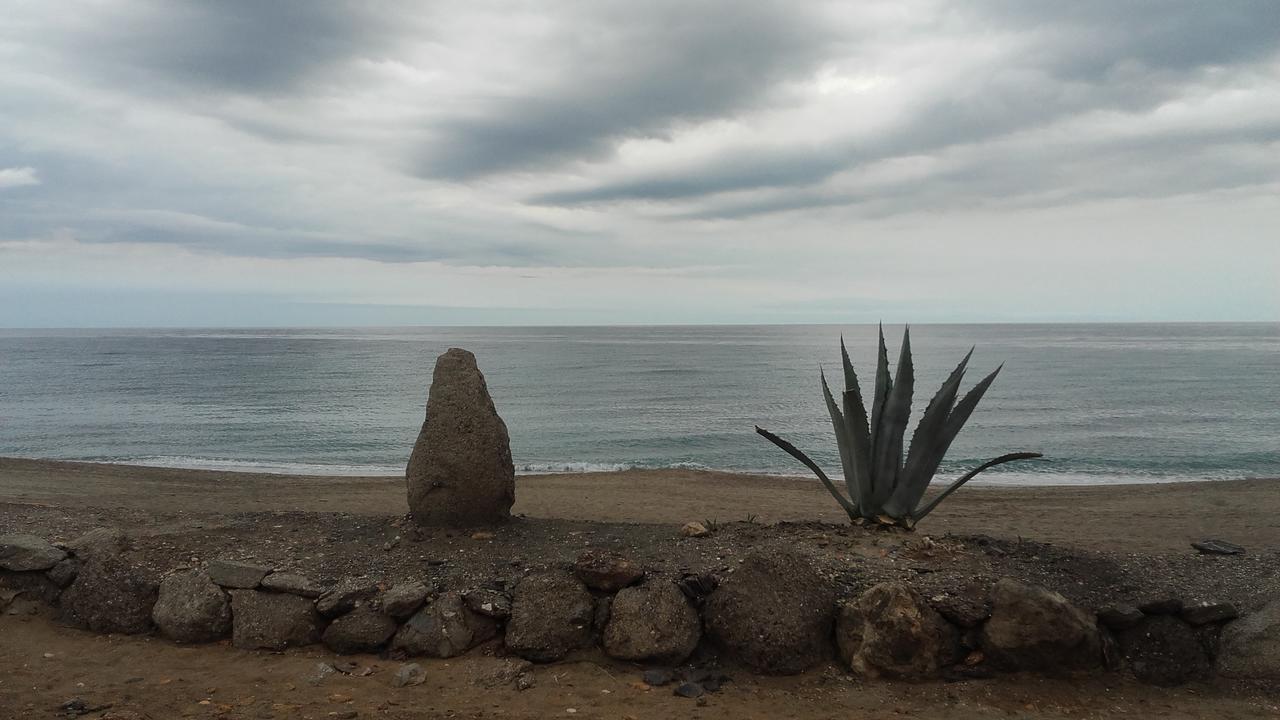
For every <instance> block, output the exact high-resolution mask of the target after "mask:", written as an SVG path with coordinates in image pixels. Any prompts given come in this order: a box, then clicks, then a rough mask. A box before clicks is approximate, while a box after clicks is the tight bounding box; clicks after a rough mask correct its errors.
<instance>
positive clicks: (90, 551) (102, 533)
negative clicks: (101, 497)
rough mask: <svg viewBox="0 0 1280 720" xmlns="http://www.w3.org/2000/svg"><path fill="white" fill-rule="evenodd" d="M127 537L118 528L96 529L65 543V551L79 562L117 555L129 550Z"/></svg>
mask: <svg viewBox="0 0 1280 720" xmlns="http://www.w3.org/2000/svg"><path fill="white" fill-rule="evenodd" d="M131 545H132V543H130V541H129V536H128V535H127V534H125V532H124V531H123V530H120V529H118V528H96V529H94V530H90V531H89V532H87V533H85V534H84V535H81V536H80V537H78V538H76V539H75V540H72V541H71V542H69V543H67V550H68V551H70V553H71V554H72V555H75V556H76V557H78V558H80V559H81V560H89V559H91V558H93V557H95V556H101V555H119V554H120V553H123V552H125V551H126V550H128V549H129V548H130V546H131Z"/></svg>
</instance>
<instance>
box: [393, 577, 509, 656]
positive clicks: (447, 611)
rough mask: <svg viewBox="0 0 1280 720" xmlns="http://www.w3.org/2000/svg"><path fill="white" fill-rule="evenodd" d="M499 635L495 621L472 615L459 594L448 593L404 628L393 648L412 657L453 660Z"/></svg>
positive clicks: (396, 638) (396, 635)
mask: <svg viewBox="0 0 1280 720" xmlns="http://www.w3.org/2000/svg"><path fill="white" fill-rule="evenodd" d="M497 634H498V624H497V622H496V621H494V619H493V618H490V617H486V616H484V615H480V614H479V613H476V612H472V610H471V608H469V607H467V606H466V604H465V603H464V602H463V601H462V596H461V595H459V594H458V593H445V594H444V595H441V596H440V597H438V598H436V599H435V600H434V601H433V602H432V603H431V604H430V605H428V606H426V607H424V608H422V609H421V610H419V611H418V612H417V613H415V614H414V616H413V617H411V618H409V620H408V622H406V623H405V624H404V625H403V626H401V627H400V629H399V630H398V631H397V632H396V634H395V638H394V639H393V640H392V641H391V648H392V649H393V650H400V651H402V652H404V653H405V654H408V655H426V656H429V657H437V658H450V657H456V656H458V655H461V654H463V653H465V652H466V651H468V650H470V649H471V648H473V647H475V646H476V645H479V644H480V643H482V642H485V641H487V640H491V639H493V638H494V637H496V636H497Z"/></svg>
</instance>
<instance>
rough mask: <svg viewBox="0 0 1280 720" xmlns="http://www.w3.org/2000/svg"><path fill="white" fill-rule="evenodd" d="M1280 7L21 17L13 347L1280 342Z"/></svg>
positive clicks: (15, 101) (10, 153) (286, 8)
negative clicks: (482, 327)
mask: <svg viewBox="0 0 1280 720" xmlns="http://www.w3.org/2000/svg"><path fill="white" fill-rule="evenodd" d="M1278 284H1280V3H1277V2H1274V0H1254V1H1250V0H1240V1H1237V2H1206V1H1204V0H1169V1H1168V2H1158V3H1157V2H1115V1H1114V0H1081V1H1078V2H1077V1H1071V2H1063V1H1055V2H1048V1H1046V2H1036V1H1021V0H968V1H965V2H955V3H947V2H937V1H926V0H893V1H891V2H889V1H886V2H860V3H845V2H831V3H825V2H782V1H781V0H778V1H776V2H775V1H772V0H770V1H764V2H750V1H748V2H738V1H735V2H727V1H723V2H722V1H719V0H717V1H712V2H687V1H686V2H668V1H666V0H657V1H655V2H635V1H634V0H626V1H617V2H615V1H613V0H593V1H592V2H555V1H550V2H539V3H501V2H484V1H480V2H467V3H446V2H437V3H422V2H407V1H406V2H393V1H388V2H381V1H375V2H354V1H352V2H348V1H341V2H339V1H337V0H277V1H272V2H261V1H259V0H191V1H187V2H168V1H166V0H95V1H92V2H89V1H87V0H86V1H81V0H59V1H58V2H49V0H10V2H6V3H5V8H4V10H3V12H0V326H26V327H33V326H34V327H41V326H135V325H138V326H147V325H162V326H189V325H191V326H194V325H235V326H246V325H248V326H261V325H370V324H433V323H439V324H504V325H509V324H609V323H717V322H724V323H736V322H752V323H792V322H840V323H851V322H865V321H874V320H884V321H886V322H900V321H904V320H910V321H915V322H951V321H1059V320H1066V321H1074V320H1089V321H1093V320H1102V321H1110V320H1120V321H1125V320H1157V321H1163V320H1197V321H1201V320H1278V319H1280V291H1278V290H1277V289H1276V288H1277V285H1278Z"/></svg>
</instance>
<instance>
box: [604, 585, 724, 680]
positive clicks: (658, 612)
mask: <svg viewBox="0 0 1280 720" xmlns="http://www.w3.org/2000/svg"><path fill="white" fill-rule="evenodd" d="M701 638H702V621H701V620H700V619H699V618H698V612H697V611H696V610H694V609H693V606H691V605H690V604H689V600H688V599H687V598H685V596H684V593H682V592H680V588H678V587H676V586H675V583H672V582H665V581H652V580H651V581H649V582H648V583H645V584H644V585H640V586H637V587H629V588H624V589H622V590H621V591H619V592H618V594H617V595H616V596H614V598H613V604H612V606H611V609H610V613H609V622H608V624H607V625H605V628H604V651H605V653H607V654H608V655H609V656H610V657H614V658H617V659H619V660H632V661H656V662H663V663H670V664H677V663H680V662H682V661H684V659H685V658H687V657H689V655H691V654H692V653H693V651H694V648H696V647H697V646H698V640H700V639H701Z"/></svg>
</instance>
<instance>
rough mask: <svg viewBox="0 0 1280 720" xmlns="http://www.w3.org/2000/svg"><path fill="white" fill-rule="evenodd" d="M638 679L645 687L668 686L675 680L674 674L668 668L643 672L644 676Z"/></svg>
mask: <svg viewBox="0 0 1280 720" xmlns="http://www.w3.org/2000/svg"><path fill="white" fill-rule="evenodd" d="M640 679H641V680H643V681H644V684H645V685H648V686H650V687H662V686H663V685H669V684H670V683H671V682H672V681H673V680H675V679H676V674H675V673H674V672H672V671H671V669H670V668H655V669H652V670H645V671H644V674H643V675H641V676H640Z"/></svg>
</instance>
